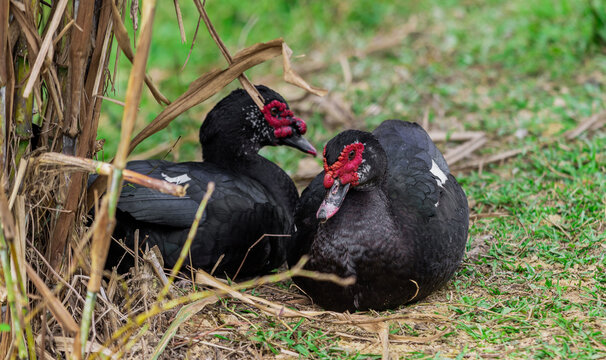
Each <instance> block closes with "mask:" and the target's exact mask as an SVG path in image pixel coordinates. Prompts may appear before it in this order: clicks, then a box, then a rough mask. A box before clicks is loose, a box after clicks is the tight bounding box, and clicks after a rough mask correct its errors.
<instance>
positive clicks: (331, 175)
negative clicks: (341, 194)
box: [324, 143, 364, 189]
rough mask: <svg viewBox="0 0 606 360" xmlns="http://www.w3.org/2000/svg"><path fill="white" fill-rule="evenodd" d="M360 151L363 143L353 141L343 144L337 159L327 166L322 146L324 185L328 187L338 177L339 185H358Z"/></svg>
mask: <svg viewBox="0 0 606 360" xmlns="http://www.w3.org/2000/svg"><path fill="white" fill-rule="evenodd" d="M362 152H364V144H362V143H353V144H349V145H347V146H345V147H344V148H343V151H341V154H340V155H339V158H338V159H337V161H335V162H334V163H333V164H332V165H330V166H328V163H327V162H326V146H325V147H324V171H325V172H326V174H325V175H324V187H325V188H327V189H329V188H331V187H332V186H333V184H334V182H335V179H339V181H340V182H341V185H346V184H351V185H352V186H356V185H358V181H359V180H360V175H359V174H358V168H359V167H360V164H361V163H362Z"/></svg>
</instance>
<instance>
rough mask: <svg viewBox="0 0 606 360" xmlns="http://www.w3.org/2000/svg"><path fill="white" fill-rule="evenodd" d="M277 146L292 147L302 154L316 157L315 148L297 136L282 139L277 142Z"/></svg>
mask: <svg viewBox="0 0 606 360" xmlns="http://www.w3.org/2000/svg"><path fill="white" fill-rule="evenodd" d="M278 144H280V145H286V146H290V147H294V148H295V149H299V150H301V151H303V152H304V153H308V154H311V155H313V156H316V154H317V152H316V148H315V147H314V146H313V145H312V144H311V143H310V142H309V141H307V139H306V138H304V137H303V136H301V135H298V134H296V135H293V136H290V137H287V138H282V139H280V140H278Z"/></svg>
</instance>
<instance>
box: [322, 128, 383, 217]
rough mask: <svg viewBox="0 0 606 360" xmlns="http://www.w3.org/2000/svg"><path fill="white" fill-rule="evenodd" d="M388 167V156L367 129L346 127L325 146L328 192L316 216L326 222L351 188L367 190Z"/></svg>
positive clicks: (381, 177)
mask: <svg viewBox="0 0 606 360" xmlns="http://www.w3.org/2000/svg"><path fill="white" fill-rule="evenodd" d="M386 171H387V156H386V155H385V151H384V150H383V148H382V147H381V144H379V141H378V140H377V139H376V138H375V137H374V136H373V135H372V134H371V133H368V132H364V131H358V130H347V131H344V132H342V133H340V134H339V135H337V136H336V137H334V138H333V139H332V140H330V141H329V142H328V144H326V146H325V147H324V188H325V189H326V195H325V197H324V201H322V204H321V205H320V207H319V208H318V212H317V213H316V217H317V218H318V220H320V221H321V222H324V221H326V220H328V219H330V218H331V217H333V216H334V215H335V214H336V213H337V212H338V211H339V208H340V207H341V204H342V203H343V200H345V196H346V195H347V193H348V191H351V190H355V191H368V190H371V189H373V188H374V187H376V186H377V185H379V184H380V183H381V181H382V179H383V177H384V175H385V172H386Z"/></svg>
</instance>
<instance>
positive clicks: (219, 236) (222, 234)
mask: <svg viewBox="0 0 606 360" xmlns="http://www.w3.org/2000/svg"><path fill="white" fill-rule="evenodd" d="M257 89H258V90H259V92H260V93H261V95H262V96H263V98H264V99H265V104H266V105H265V107H264V109H263V111H260V110H259V108H258V107H257V106H256V105H255V104H254V102H253V101H252V99H251V98H250V96H249V95H248V94H247V93H246V92H245V91H243V90H240V89H239V90H235V91H233V92H232V93H231V94H230V95H228V96H227V97H225V98H224V99H223V100H221V101H220V102H219V103H218V104H217V105H216V106H215V107H214V108H213V109H212V110H211V111H210V112H209V114H208V115H207V117H206V119H205V121H204V122H203V124H202V126H201V128H200V142H201V144H202V151H203V158H204V161H203V162H183V163H172V162H168V161H162V160H145V161H132V162H129V163H128V164H127V168H128V169H130V170H134V171H136V172H139V173H142V174H145V175H147V176H151V177H153V178H157V179H163V180H166V181H170V182H173V183H177V184H182V185H187V186H188V188H187V195H186V196H185V197H183V198H178V197H174V196H171V195H166V194H162V193H160V192H158V191H156V190H152V189H149V188H145V187H142V186H139V185H136V184H131V183H125V185H124V187H123V189H122V193H121V195H120V199H119V202H118V206H117V215H116V217H117V225H116V229H115V231H114V238H116V239H124V241H125V244H126V245H127V246H128V247H130V248H133V247H134V240H133V237H134V232H135V230H136V229H139V231H140V235H139V239H140V242H141V244H140V247H141V248H143V247H144V241H145V242H146V243H147V244H148V245H149V246H150V247H151V246H153V245H158V247H159V248H160V251H161V253H162V256H163V258H164V262H165V266H166V267H169V268H170V267H172V266H173V265H174V264H175V262H176V261H177V259H178V257H179V254H180V252H181V249H182V247H183V245H184V243H185V240H186V238H187V234H188V232H189V229H190V227H191V225H192V222H193V220H194V215H195V213H196V211H197V209H198V206H199V205H200V202H201V200H202V197H203V196H204V194H205V192H206V189H207V185H208V183H209V182H210V181H213V182H215V184H216V188H215V191H214V193H213V195H212V197H211V198H210V201H209V202H208V205H207V208H206V211H205V212H204V215H203V217H202V220H201V221H200V226H199V228H198V231H197V234H196V237H195V239H194V241H193V243H192V246H191V264H192V265H193V266H194V267H195V268H202V269H204V270H207V271H210V270H211V269H212V268H213V267H214V266H215V265H216V264H217V263H218V266H217V267H216V270H215V273H216V274H217V275H228V276H234V275H235V273H236V271H237V270H238V268H239V267H240V265H241V264H242V263H243V261H244V258H245V255H246V252H247V250H248V249H249V247H250V246H251V245H253V243H255V241H257V240H258V239H259V238H261V237H262V236H263V235H264V234H285V235H290V234H291V233H292V230H293V215H294V209H295V205H296V201H297V199H298V193H297V190H296V188H295V186H294V184H293V182H292V180H291V179H290V178H289V177H288V175H287V174H286V173H285V172H284V171H283V170H282V169H280V168H279V167H278V166H277V165H275V164H274V163H272V162H271V161H269V160H267V159H265V158H264V157H262V156H260V155H258V153H257V152H258V150H259V149H260V148H262V147H263V146H267V145H289V146H293V147H295V148H298V149H300V150H302V151H304V152H308V153H311V154H314V155H315V149H314V148H313V146H312V145H311V144H310V143H309V142H307V140H305V139H304V138H303V137H302V135H303V134H304V133H305V130H306V129H305V123H304V122H303V121H302V120H300V119H298V118H296V117H294V115H293V114H292V111H290V110H289V109H288V105H287V104H286V101H285V100H284V99H283V98H282V97H281V96H280V95H279V94H277V93H276V92H274V91H273V90H271V89H269V88H267V87H265V86H257ZM288 241H292V240H291V239H290V237H266V238H265V239H263V240H262V241H260V242H259V243H258V244H256V245H255V246H254V247H253V248H252V250H251V251H250V253H249V254H248V255H247V256H246V261H244V263H243V266H242V269H241V270H240V272H239V276H240V277H243V276H244V277H250V276H254V275H258V274H263V273H267V272H269V271H270V270H272V269H274V268H276V267H278V266H279V265H281V264H282V263H283V262H284V260H285V257H286V253H285V242H288ZM123 255H124V249H122V248H121V247H120V245H117V244H115V243H114V244H112V247H111V249H110V255H109V256H108V261H107V264H106V267H111V266H115V265H117V264H118V262H119V261H120V260H121V258H122V256H123ZM221 257H222V259H220V258H221ZM219 260H220V261H219ZM121 261H122V262H121V264H120V267H119V270H120V271H121V272H124V271H126V270H127V269H128V268H129V267H131V266H132V265H133V258H132V257H131V256H130V255H126V256H124V259H122V260H121ZM185 264H190V260H189V259H186V262H185Z"/></svg>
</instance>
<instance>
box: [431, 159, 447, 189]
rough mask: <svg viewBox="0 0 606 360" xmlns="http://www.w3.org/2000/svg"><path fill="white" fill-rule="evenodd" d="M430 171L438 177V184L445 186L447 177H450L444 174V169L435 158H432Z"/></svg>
mask: <svg viewBox="0 0 606 360" xmlns="http://www.w3.org/2000/svg"><path fill="white" fill-rule="evenodd" d="M429 171H430V172H431V173H432V174H433V175H434V176H435V177H437V179H436V182H437V183H438V186H440V187H444V186H443V185H444V184H445V183H446V179H448V178H447V177H446V174H444V171H442V169H440V167H439V166H438V164H436V162H435V161H433V160H431V169H429Z"/></svg>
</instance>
